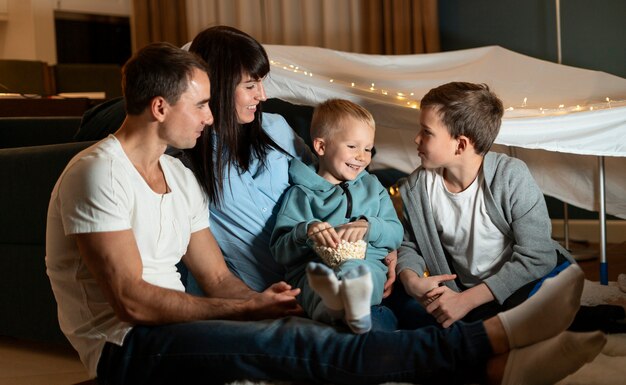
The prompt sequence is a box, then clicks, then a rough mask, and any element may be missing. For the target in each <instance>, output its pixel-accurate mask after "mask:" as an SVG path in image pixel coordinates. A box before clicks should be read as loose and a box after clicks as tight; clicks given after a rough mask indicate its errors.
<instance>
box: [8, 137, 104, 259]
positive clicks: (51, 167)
mask: <svg viewBox="0 0 626 385" xmlns="http://www.w3.org/2000/svg"><path fill="white" fill-rule="evenodd" d="M93 143H94V142H76V143H64V144H53V145H46V146H33V147H17V148H4V149H0V180H3V181H5V182H6V183H4V186H3V188H2V189H1V190H0V191H1V192H0V194H2V195H1V198H0V213H2V215H0V229H2V231H0V244H5V243H8V244H38V245H43V244H44V242H45V235H46V213H47V212H48V202H49V200H50V193H51V192H52V188H53V187H54V184H55V183H56V181H57V179H58V177H59V175H60V174H61V172H62V171H63V169H64V168H65V166H66V165H67V163H68V162H69V160H70V159H71V158H72V157H73V156H74V155H75V154H76V153H78V152H79V151H81V150H82V149H84V148H86V147H88V146H89V145H91V144H93ZM0 257H2V256H0ZM42 257H43V256H42ZM42 261H43V259H42Z"/></svg>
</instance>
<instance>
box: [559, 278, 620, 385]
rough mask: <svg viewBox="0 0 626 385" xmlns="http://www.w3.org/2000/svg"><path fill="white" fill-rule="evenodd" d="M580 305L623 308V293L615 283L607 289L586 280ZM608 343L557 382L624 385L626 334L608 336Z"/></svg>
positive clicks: (560, 384) (561, 383)
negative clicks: (588, 361)
mask: <svg viewBox="0 0 626 385" xmlns="http://www.w3.org/2000/svg"><path fill="white" fill-rule="evenodd" d="M581 304H583V305H589V306H593V305H600V304H609V305H618V306H622V307H624V309H626V292H623V291H622V290H620V287H619V286H618V284H617V282H609V285H608V286H605V285H600V284H599V283H597V282H591V281H585V288H584V290H583V295H582V298H581ZM607 340H608V342H607V344H606V346H605V347H604V349H603V350H602V353H600V354H599V355H598V356H597V357H596V359H595V360H593V361H592V362H590V363H588V364H587V365H585V366H583V367H582V368H580V369H579V370H578V371H577V372H576V373H574V374H571V375H570V376H568V377H566V378H565V379H563V380H561V381H559V382H558V385H626V333H624V334H609V335H607Z"/></svg>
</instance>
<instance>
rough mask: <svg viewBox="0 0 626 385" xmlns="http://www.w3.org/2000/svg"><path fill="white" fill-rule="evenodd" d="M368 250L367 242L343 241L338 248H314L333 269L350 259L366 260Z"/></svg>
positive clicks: (315, 246)
mask: <svg viewBox="0 0 626 385" xmlns="http://www.w3.org/2000/svg"><path fill="white" fill-rule="evenodd" d="M366 249H367V242H365V241H363V240H358V241H356V242H348V241H346V240H344V239H342V240H341V241H340V242H339V244H338V245H337V247H328V246H318V245H317V244H315V245H314V246H313V250H315V252H316V253H317V255H319V257H320V258H321V259H322V261H323V262H324V263H325V264H326V265H328V266H329V267H331V268H335V267H337V266H339V265H341V264H342V263H343V262H345V261H346V260H348V259H365V250H366Z"/></svg>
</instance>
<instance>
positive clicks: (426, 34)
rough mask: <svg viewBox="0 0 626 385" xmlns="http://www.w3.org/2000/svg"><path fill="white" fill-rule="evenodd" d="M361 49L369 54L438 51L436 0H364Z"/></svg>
mask: <svg viewBox="0 0 626 385" xmlns="http://www.w3.org/2000/svg"><path fill="white" fill-rule="evenodd" d="M363 3H364V4H363V5H364V6H363V10H362V12H363V13H362V14H363V16H362V17H363V20H365V25H367V33H366V39H365V49H364V51H363V52H366V53H372V54H385V55H393V54H414V53H429V52H439V51H440V50H441V48H440V44H439V20H438V12H437V0H364V1H363Z"/></svg>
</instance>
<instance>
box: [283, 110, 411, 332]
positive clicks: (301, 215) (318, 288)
mask: <svg viewBox="0 0 626 385" xmlns="http://www.w3.org/2000/svg"><path fill="white" fill-rule="evenodd" d="M374 133H375V124H374V119H373V117H372V115H371V114H370V113H369V111H367V110H366V109H364V108H363V107H361V106H359V105H357V104H355V103H352V102H350V101H348V100H341V99H331V100H328V101H326V102H324V103H322V104H320V105H319V106H318V107H317V108H316V109H315V111H314V113H313V118H312V120H311V139H312V142H313V148H314V150H315V152H316V153H317V156H318V158H319V163H318V165H317V170H315V169H314V168H313V167H309V166H307V165H305V164H303V163H302V162H300V161H298V160H297V159H293V160H292V161H291V164H290V167H289V176H290V179H291V182H292V183H293V186H292V187H291V188H290V189H289V190H288V192H287V193H286V196H285V198H284V200H283V203H282V206H281V208H280V211H279V213H278V216H277V219H276V225H275V227H274V232H273V234H272V240H271V249H272V253H273V255H274V258H275V259H276V261H278V262H279V263H281V264H283V265H284V266H285V267H286V269H287V276H286V280H287V282H288V283H290V284H291V285H292V286H294V287H298V288H301V289H302V294H301V296H300V304H301V305H302V307H303V308H304V310H305V311H306V312H307V314H308V315H309V316H310V317H311V318H313V319H315V320H321V321H326V322H334V321H336V320H342V319H343V320H344V321H345V322H346V323H347V325H348V326H349V327H350V328H351V329H352V331H354V332H355V333H365V332H367V331H369V330H370V329H371V326H372V319H371V313H370V306H372V305H378V304H380V302H381V301H382V294H383V285H384V283H385V280H386V274H387V267H386V266H385V264H384V262H383V258H385V256H387V254H389V252H390V251H393V250H396V249H397V248H398V247H399V246H400V242H401V241H402V224H401V223H400V221H399V220H398V217H397V215H396V212H395V210H394V207H393V204H392V202H391V198H390V196H389V194H388V192H387V190H386V189H385V188H384V187H383V186H382V184H381V183H380V182H379V181H378V179H377V178H376V177H375V176H373V175H371V174H369V173H368V172H367V171H366V170H365V168H366V167H367V166H368V165H369V164H370V161H371V159H372V149H373V147H374ZM339 225H343V226H342V227H341V229H339V230H337V229H336V226H339ZM366 234H367V251H366V254H365V258H364V259H358V258H354V259H346V260H339V261H338V265H337V266H334V264H332V263H330V266H331V267H334V271H333V270H332V269H331V268H330V267H329V266H327V265H325V264H323V263H320V257H319V256H318V255H316V252H315V251H314V249H313V247H314V246H313V243H315V244H317V246H325V247H327V248H330V250H331V251H332V250H338V249H340V248H342V247H343V245H342V240H343V241H349V242H354V241H357V240H361V239H362V238H363V236H364V235H366ZM311 241H313V242H311Z"/></svg>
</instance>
